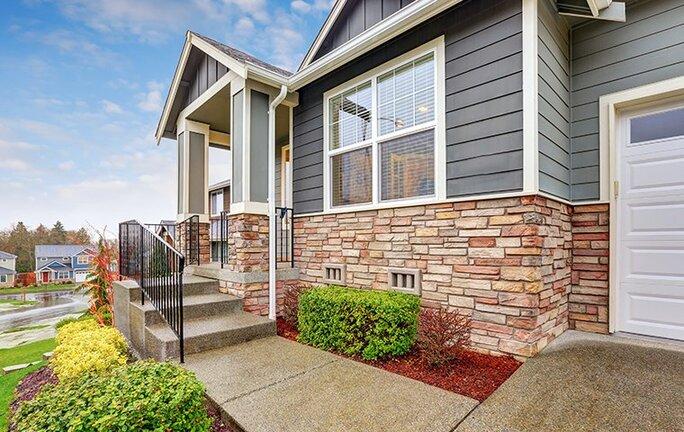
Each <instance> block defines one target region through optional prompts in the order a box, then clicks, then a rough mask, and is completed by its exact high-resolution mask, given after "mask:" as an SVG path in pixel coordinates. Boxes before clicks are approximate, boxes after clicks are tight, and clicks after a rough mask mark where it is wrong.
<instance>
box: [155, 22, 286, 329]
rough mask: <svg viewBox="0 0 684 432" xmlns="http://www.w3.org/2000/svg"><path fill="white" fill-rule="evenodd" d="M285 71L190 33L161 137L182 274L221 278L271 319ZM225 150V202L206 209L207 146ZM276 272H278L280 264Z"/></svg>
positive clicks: (281, 276)
mask: <svg viewBox="0 0 684 432" xmlns="http://www.w3.org/2000/svg"><path fill="white" fill-rule="evenodd" d="M287 76H289V72H287V71H284V70H282V69H279V68H276V67H274V66H271V65H267V64H264V63H263V62H260V61H258V60H257V59H254V58H252V57H251V56H249V55H247V54H245V53H242V52H240V51H237V50H235V49H233V48H231V47H228V46H226V45H223V44H220V43H219V42H216V41H213V40H211V39H209V38H206V37H204V36H200V35H197V34H194V33H191V32H189V33H188V35H187V40H186V44H185V46H184V49H183V52H182V55H181V59H180V63H179V65H178V68H177V70H176V74H175V76H174V80H173V82H172V86H171V89H170V93H169V96H168V98H167V101H166V105H165V107H164V112H163V114H162V118H161V121H160V124H159V127H158V130H157V138H158V139H159V140H160V139H161V138H171V139H175V140H176V142H177V147H178V152H177V154H178V164H177V167H178V168H177V172H178V174H177V179H178V193H177V214H176V224H175V235H174V236H173V237H174V247H176V249H177V250H178V251H181V252H182V253H184V254H185V255H186V257H188V258H189V259H188V261H187V263H186V264H189V265H190V266H189V267H188V268H187V270H186V272H187V273H189V274H194V275H200V276H203V277H209V278H213V279H216V280H218V281H219V283H220V289H221V291H222V292H225V293H228V294H230V295H233V296H236V297H238V298H241V299H244V309H245V310H247V311H250V312H254V313H257V314H260V315H269V316H270V317H271V318H272V319H273V318H275V314H276V313H277V308H278V306H277V303H279V301H277V297H278V295H277V294H276V285H278V286H281V285H282V284H283V283H285V282H287V281H292V280H295V279H297V278H298V271H297V270H296V268H295V264H294V261H293V258H294V256H293V255H294V254H293V241H292V240H293V223H292V209H291V207H292V188H291V186H290V185H291V181H292V175H291V152H290V142H291V137H292V127H293V125H292V107H293V106H295V105H296V104H297V95H296V94H292V93H287V92H286V91H283V89H282V87H281V83H282V82H284V80H285V78H286V77H287ZM210 148H216V149H221V150H224V151H230V158H229V159H230V163H229V166H228V167H226V168H227V169H228V171H229V180H228V181H227V182H226V183H227V184H229V185H230V189H229V195H230V196H229V198H228V199H226V198H224V201H226V202H227V203H229V205H226V208H227V209H225V210H224V209H223V208H221V209H220V210H221V211H216V209H213V208H212V205H211V199H210V193H209V156H208V155H209V149H210ZM276 270H277V271H276Z"/></svg>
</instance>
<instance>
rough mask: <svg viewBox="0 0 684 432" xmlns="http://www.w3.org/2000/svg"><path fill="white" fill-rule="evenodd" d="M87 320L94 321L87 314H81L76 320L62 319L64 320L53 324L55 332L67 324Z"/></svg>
mask: <svg viewBox="0 0 684 432" xmlns="http://www.w3.org/2000/svg"><path fill="white" fill-rule="evenodd" d="M87 320H95V319H94V318H93V317H92V315H90V314H89V313H85V314H83V315H81V316H79V317H77V318H64V319H62V320H60V321H58V322H57V324H55V330H59V329H61V328H62V327H64V326H65V325H67V324H71V323H75V322H78V321H87Z"/></svg>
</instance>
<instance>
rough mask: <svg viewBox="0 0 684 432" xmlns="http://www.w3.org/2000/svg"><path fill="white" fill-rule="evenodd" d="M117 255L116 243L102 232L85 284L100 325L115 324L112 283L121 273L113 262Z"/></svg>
mask: <svg viewBox="0 0 684 432" xmlns="http://www.w3.org/2000/svg"><path fill="white" fill-rule="evenodd" d="M117 255H118V253H117V247H116V243H115V242H113V241H108V240H107V239H105V237H104V234H100V240H99V241H98V243H97V255H95V257H94V259H93V262H92V264H91V267H90V273H89V274H88V279H87V280H86V282H85V284H84V286H85V288H86V290H87V291H88V294H90V307H89V311H90V313H91V315H93V316H94V317H95V319H96V320H97V322H99V323H100V325H111V324H113V319H114V316H113V309H112V303H113V291H112V284H113V282H114V281H115V280H117V279H118V278H119V275H118V273H117V272H116V271H115V270H113V267H114V266H113V265H112V264H113V263H115V262H117V259H118V257H117Z"/></svg>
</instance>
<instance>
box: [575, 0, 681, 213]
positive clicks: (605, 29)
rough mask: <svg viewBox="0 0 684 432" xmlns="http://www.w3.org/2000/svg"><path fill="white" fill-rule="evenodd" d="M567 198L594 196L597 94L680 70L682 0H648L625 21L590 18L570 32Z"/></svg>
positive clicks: (670, 75) (596, 191)
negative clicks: (569, 178) (569, 195)
mask: <svg viewBox="0 0 684 432" xmlns="http://www.w3.org/2000/svg"><path fill="white" fill-rule="evenodd" d="M572 61H573V64H572V97H571V100H572V126H571V134H572V155H571V163H572V199H573V200H578V201H580V200H592V199H598V198H599V117H598V100H599V97H600V96H602V95H605V94H610V93H614V92H617V91H621V90H625V89H629V88H633V87H638V86H641V85H645V84H649V83H653V82H657V81H662V80H665V79H669V78H673V77H677V76H682V75H684V3H683V2H682V0H662V1H649V2H640V3H637V4H634V5H632V6H630V7H628V9H627V22H626V23H607V22H601V21H592V22H589V23H587V24H585V25H581V26H578V27H575V28H574V29H573V32H572Z"/></svg>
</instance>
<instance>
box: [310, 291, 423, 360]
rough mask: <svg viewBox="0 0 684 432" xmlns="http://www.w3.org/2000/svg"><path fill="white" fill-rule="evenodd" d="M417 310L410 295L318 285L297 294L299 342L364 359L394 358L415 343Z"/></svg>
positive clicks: (416, 298) (418, 309) (416, 302)
mask: <svg viewBox="0 0 684 432" xmlns="http://www.w3.org/2000/svg"><path fill="white" fill-rule="evenodd" d="M419 311H420V299H419V298H418V297H416V296H414V295H410V294H404V293H400V292H394V291H389V292H385V291H367V290H358V289H352V288H345V287H336V286H332V287H317V288H313V289H311V290H309V291H306V292H304V293H302V295H301V296H300V298H299V315H298V321H299V326H298V327H299V340H300V341H301V342H303V343H306V344H309V345H313V346H315V347H318V348H322V349H326V350H331V351H337V352H341V353H344V354H347V355H352V356H356V355H361V356H362V357H363V358H364V359H367V360H372V359H378V358H382V357H388V356H398V355H402V354H405V353H406V352H407V351H408V350H409V349H410V348H411V346H413V344H414V343H415V341H416V332H417V329H418V313H419Z"/></svg>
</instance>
